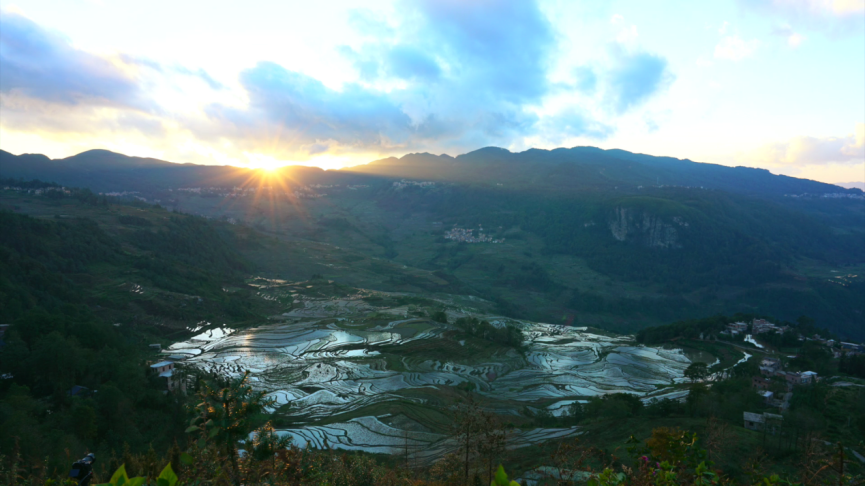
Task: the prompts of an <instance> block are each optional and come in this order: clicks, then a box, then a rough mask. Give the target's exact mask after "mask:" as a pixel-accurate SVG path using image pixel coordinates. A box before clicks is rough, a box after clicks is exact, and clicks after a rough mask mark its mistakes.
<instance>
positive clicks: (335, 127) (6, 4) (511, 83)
mask: <svg viewBox="0 0 865 486" xmlns="http://www.w3.org/2000/svg"><path fill="white" fill-rule="evenodd" d="M580 145H591V146H598V147H601V148H607V149H608V148H620V149H625V150H629V151H632V152H640V153H647V154H652V155H664V156H673V157H679V158H688V159H691V160H695V161H699V162H711V163H717V164H724V165H731V166H735V165H744V166H749V167H761V168H765V169H768V170H770V171H772V172H773V173H776V174H786V175H791V176H795V177H805V178H809V179H815V180H820V181H824V182H853V181H859V182H862V181H865V0H714V1H712V2H694V1H687V0H686V1H666V0H655V1H652V2H646V1H645V0H632V1H615V0H614V1H597V0H593V1H585V2H579V1H573V0H538V1H534V0H514V1H505V0H415V1H403V0H371V1H370V0H367V1H354V0H330V1H328V2H308V1H304V2H300V1H285V0H282V1H264V0H247V1H243V2H241V1H236V0H231V1H224V0H207V1H198V0H184V1H179V2H178V1H176V0H174V1H164V0H150V1H148V2H141V1H134V2H133V1H111V0H59V1H58V0H29V1H25V0H14V1H11V0H10V1H7V0H0V148H2V149H3V150H6V151H9V152H12V153H15V154H19V153H43V154H46V155H48V156H49V157H52V158H61V157H68V156H71V155H74V154H77V153H80V152H83V151H85V150H90V149H96V148H101V149H108V150H113V151H116V152H121V153H125V154H127V155H135V156H146V157H156V158H160V159H164V160H170V161H173V162H194V163H202V164H231V165H237V166H246V167H262V168H273V167H277V166H281V165H288V164H303V165H314V166H319V167H323V168H328V169H332V168H340V167H345V166H350V165H356V164H361V163H366V162H369V161H371V160H375V159H379V158H383V157H387V156H392V155H393V156H401V155H403V154H406V153H412V152H430V153H435V154H441V153H447V154H450V155H458V154H461V153H466V152H469V151H472V150H476V149H478V148H482V147H486V146H498V147H504V148H507V149H509V150H512V151H523V150H526V149H528V148H533V147H534V148H546V149H552V148H556V147H573V146H580Z"/></svg>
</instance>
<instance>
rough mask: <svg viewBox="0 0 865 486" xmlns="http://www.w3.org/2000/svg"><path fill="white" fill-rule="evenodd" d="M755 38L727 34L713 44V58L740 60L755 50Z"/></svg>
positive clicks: (756, 43) (756, 42)
mask: <svg viewBox="0 0 865 486" xmlns="http://www.w3.org/2000/svg"><path fill="white" fill-rule="evenodd" d="M757 45H758V41H757V39H751V40H745V39H742V38H741V37H739V36H738V35H728V36H726V37H724V38H723V39H721V42H719V43H718V45H717V46H715V58H717V59H728V60H730V61H740V60H742V59H744V58H746V57H748V56H750V55H751V54H753V53H754V51H756V50H757Z"/></svg>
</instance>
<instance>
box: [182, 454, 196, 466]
mask: <svg viewBox="0 0 865 486" xmlns="http://www.w3.org/2000/svg"><path fill="white" fill-rule="evenodd" d="M180 462H182V463H183V464H185V465H187V466H191V465H192V463H193V462H195V459H193V458H192V456H190V455H189V454H187V453H185V452H181V453H180Z"/></svg>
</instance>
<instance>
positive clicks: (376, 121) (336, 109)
mask: <svg viewBox="0 0 865 486" xmlns="http://www.w3.org/2000/svg"><path fill="white" fill-rule="evenodd" d="M240 82H241V84H242V85H243V87H244V88H245V89H246V91H247V92H248V95H249V107H248V108H245V109H236V108H229V107H225V106H221V105H213V106H211V107H209V108H208V115H209V116H210V117H211V119H214V120H219V121H222V122H226V123H230V124H232V125H234V126H235V127H237V128H239V129H240V130H241V136H247V135H250V134H252V135H253V136H255V134H259V135H261V134H263V133H269V132H272V131H273V130H272V127H273V126H278V127H284V128H285V129H286V130H287V131H289V132H291V133H290V134H288V135H286V137H287V138H290V139H292V140H294V141H295V142H296V143H298V144H299V145H308V146H309V147H310V148H309V150H312V151H314V152H320V151H321V147H322V146H323V145H322V144H321V142H324V141H334V142H336V143H338V144H340V145H348V146H356V147H360V146H365V147H372V146H377V145H378V146H389V145H392V144H397V143H403V142H405V141H406V140H407V139H408V138H409V137H410V135H411V133H412V131H413V130H412V128H411V120H410V119H409V117H408V116H407V115H406V114H405V113H403V112H402V110H400V108H399V107H398V106H396V105H394V103H393V102H392V101H391V100H390V99H389V98H388V97H387V96H386V95H384V94H381V93H378V92H376V91H372V90H368V89H365V88H363V87H361V86H358V85H356V84H348V85H345V86H343V89H342V91H335V90H332V89H330V88H328V87H326V86H325V85H324V84H322V83H321V82H320V81H318V80H317V79H314V78H311V77H309V76H307V75H305V74H300V73H296V72H292V71H289V70H287V69H285V68H283V67H282V66H279V65H277V64H274V63H270V62H262V63H259V64H258V65H257V66H255V67H254V68H252V69H248V70H246V71H244V72H243V73H242V74H241V76H240Z"/></svg>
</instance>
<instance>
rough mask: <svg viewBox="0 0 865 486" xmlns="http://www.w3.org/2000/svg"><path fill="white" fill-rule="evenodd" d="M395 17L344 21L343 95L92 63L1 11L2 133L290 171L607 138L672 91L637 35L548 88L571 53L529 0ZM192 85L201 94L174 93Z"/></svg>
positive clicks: (659, 61)
mask: <svg viewBox="0 0 865 486" xmlns="http://www.w3.org/2000/svg"><path fill="white" fill-rule="evenodd" d="M398 12H399V13H398V14H397V15H396V16H395V17H394V18H386V17H383V16H381V15H378V14H376V13H373V12H370V11H366V10H357V11H354V12H352V13H351V15H350V16H349V25H350V26H351V27H352V28H354V29H356V30H358V34H359V35H360V37H359V39H360V41H358V42H357V43H355V44H353V45H344V46H340V47H339V48H338V52H339V54H340V55H341V57H342V59H343V60H344V61H345V62H346V65H347V66H350V68H351V69H353V70H354V71H355V74H356V79H355V80H354V81H353V82H348V83H345V84H343V85H342V86H339V87H328V86H326V85H325V84H323V83H322V82H321V81H320V80H318V79H316V78H314V77H312V76H310V75H308V74H305V73H303V72H298V71H295V70H292V69H291V68H290V67H287V66H282V65H279V64H276V63H274V62H270V61H268V60H261V61H259V62H257V63H256V64H255V65H254V67H251V68H248V69H246V70H244V71H242V72H240V73H239V75H238V78H237V79H236V80H225V81H223V80H217V79H214V78H213V77H211V76H210V75H209V74H208V73H207V72H206V71H204V70H203V69H201V68H199V67H195V66H190V67H187V66H166V65H163V64H160V63H159V62H158V61H154V60H148V59H142V58H137V57H135V56H132V55H128V54H124V53H117V54H112V55H103V54H95V53H90V52H87V51H84V50H81V49H79V48H76V47H75V46H74V45H73V44H72V42H71V41H70V40H69V39H67V38H65V37H63V36H62V35H60V34H58V33H56V32H53V31H49V30H47V29H44V28H42V27H41V26H39V25H38V24H37V23H35V22H33V21H32V20H30V19H28V18H27V17H25V16H23V15H21V14H18V13H15V12H3V13H2V15H0V63H2V65H3V69H2V70H0V106H2V108H3V110H4V119H3V121H2V123H3V128H4V129H6V130H25V129H32V130H37V129H38V130H39V131H42V132H57V133H66V134H69V133H82V132H93V133H103V132H110V133H117V132H118V131H123V130H126V131H127V132H129V133H134V134H137V136H140V137H158V136H165V133H166V130H168V129H167V128H166V127H172V129H171V131H172V133H173V135H172V136H173V137H179V136H181V135H178V134H182V136H184V137H187V138H188V140H189V141H190V142H189V143H190V144H199V145H207V144H210V145H211V146H214V144H218V146H220V147H222V149H223V150H227V151H232V152H233V153H235V154H246V153H259V154H261V153H266V154H267V155H269V156H272V157H276V158H280V159H282V160H291V161H303V160H307V159H309V158H311V157H315V156H317V155H320V154H324V153H327V154H332V155H343V154H386V153H397V152H404V151H418V150H435V151H443V150H453V151H458V150H470V149H474V148H477V147H479V146H487V145H500V146H512V145H514V144H519V143H520V141H521V140H526V139H532V140H557V141H558V140H564V139H568V138H574V137H584V138H589V139H595V140H601V139H604V138H606V137H609V136H610V135H611V134H613V133H614V132H615V130H616V123H617V120H618V118H619V117H621V116H624V115H626V114H628V113H631V112H634V111H637V110H639V109H640V107H641V106H642V105H644V104H646V103H647V102H648V101H649V100H651V99H652V98H653V97H655V96H657V94H658V93H660V92H663V91H664V90H665V89H666V88H667V87H668V86H669V85H670V83H672V82H673V80H674V79H675V77H674V76H673V74H672V73H671V72H670V68H669V64H668V62H667V60H666V59H665V58H664V57H663V56H661V55H659V54H656V53H651V52H647V51H644V50H641V49H640V48H639V46H638V45H637V44H636V39H637V30H636V27H634V26H631V28H630V30H627V33H628V35H626V36H622V35H621V33H620V35H618V36H616V37H618V38H616V37H612V38H610V39H609V40H608V41H607V44H606V47H605V48H603V49H600V50H599V51H598V53H599V54H598V57H597V58H594V59H586V62H585V64H584V67H583V68H579V69H576V70H575V71H574V72H573V76H572V78H571V79H570V81H569V82H566V83H561V82H557V83H553V82H551V81H550V77H551V72H552V70H553V69H554V67H555V65H556V62H558V59H559V58H560V57H561V56H562V55H563V54H567V53H563V52H561V49H562V47H561V46H560V43H559V33H558V32H557V31H556V30H555V28H554V27H553V25H552V24H551V22H550V20H549V19H548V18H547V17H546V16H545V14H544V13H543V12H542V11H541V10H540V8H539V7H538V5H537V4H536V3H535V2H534V1H523V0H484V1H478V2H463V1H456V0H437V1H433V0H422V1H418V2H405V3H402V4H400V8H399V9H398ZM187 80H192V81H194V82H196V83H198V84H196V85H195V87H194V89H192V90H191V91H187V92H181V91H180V90H179V88H177V86H181V85H184V84H185V83H187ZM229 85H231V86H232V87H231V88H229V87H228V86H229ZM231 90H234V92H231V93H229V94H230V95H231V96H228V95H226V92H229V91H231ZM166 93H168V94H167V95H166ZM187 95H189V96H187ZM570 95H574V96H571V97H570V98H569V101H567V102H562V101H560V100H561V99H564V98H566V97H568V96H570ZM208 96H209V97H210V98H208ZM193 98H194V99H195V100H197V101H192V99H193ZM202 99H203V100H204V101H201V100H202ZM238 100H240V101H238Z"/></svg>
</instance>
